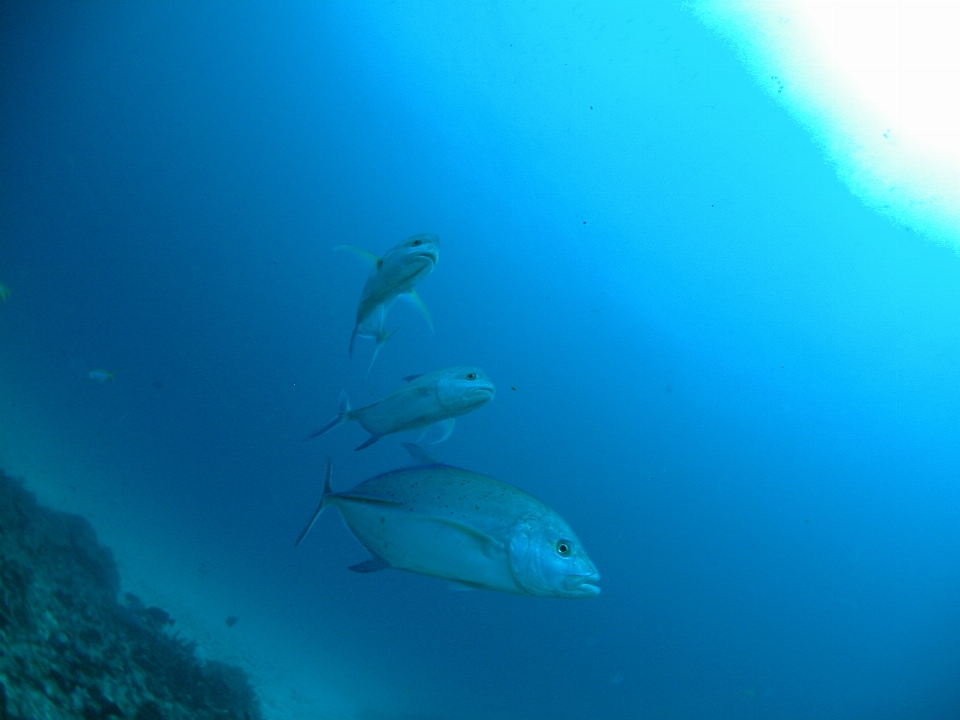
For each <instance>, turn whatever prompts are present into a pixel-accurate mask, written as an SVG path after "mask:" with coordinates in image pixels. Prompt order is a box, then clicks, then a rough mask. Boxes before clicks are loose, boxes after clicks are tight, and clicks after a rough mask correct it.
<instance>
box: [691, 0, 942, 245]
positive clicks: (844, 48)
mask: <svg viewBox="0 0 960 720" xmlns="http://www.w3.org/2000/svg"><path fill="white" fill-rule="evenodd" d="M693 7H694V11H695V13H696V15H697V16H698V17H699V18H700V20H701V21H703V22H704V23H705V24H706V25H707V26H708V27H710V28H712V29H713V30H715V31H716V32H718V33H719V34H720V35H722V36H723V37H725V38H727V39H728V40H729V41H731V43H732V44H733V45H734V47H735V48H736V49H737V51H738V53H739V55H740V57H741V59H742V60H743V61H744V62H745V63H746V65H747V66H748V68H749V69H750V71H751V72H752V73H753V74H754V76H755V78H756V79H757V81H758V82H759V83H760V85H761V86H762V87H763V88H765V89H766V90H767V91H768V92H769V93H770V94H771V95H772V96H773V97H774V98H776V99H777V101H778V102H780V103H782V104H783V105H784V106H785V107H786V108H787V110H788V111H789V112H790V113H791V114H792V115H793V116H794V117H795V118H796V119H797V120H799V121H800V123H801V124H802V125H803V126H804V127H805V128H806V129H807V130H808V131H809V132H810V133H811V134H812V135H813V136H814V138H815V140H816V141H817V142H818V143H819V144H820V145H821V147H822V148H823V149H824V151H825V153H826V155H827V157H828V159H829V160H830V161H831V162H832V163H833V164H834V165H835V166H836V168H837V172H838V174H839V176H840V177H841V179H842V180H843V181H844V182H845V183H846V184H847V186H848V187H849V188H850V190H851V191H852V192H853V193H854V194H855V195H857V196H858V197H859V198H861V199H862V200H863V202H865V203H866V204H867V205H868V206H869V207H871V208H873V209H874V210H877V211H879V212H881V213H883V214H884V215H887V216H888V217H890V218H892V219H893V220H894V221H896V222H898V223H901V224H903V225H905V226H907V227H909V228H912V229H914V230H916V231H918V232H920V233H922V234H923V235H925V236H927V237H929V238H931V239H933V240H936V241H938V242H941V243H946V244H949V245H951V246H953V247H954V248H955V249H957V250H958V251H960V81H958V79H957V78H958V77H960V40H958V37H960V3H955V2H949V1H941V2H922V1H919V0H915V1H913V2H902V1H901V2H883V1H876V0H875V1H867V0H832V1H830V0H819V1H818V0H800V1H797V0H697V1H696V2H695V3H694V5H693Z"/></svg>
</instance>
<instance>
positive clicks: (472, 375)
mask: <svg viewBox="0 0 960 720" xmlns="http://www.w3.org/2000/svg"><path fill="white" fill-rule="evenodd" d="M476 379H477V374H476V373H467V380H476Z"/></svg>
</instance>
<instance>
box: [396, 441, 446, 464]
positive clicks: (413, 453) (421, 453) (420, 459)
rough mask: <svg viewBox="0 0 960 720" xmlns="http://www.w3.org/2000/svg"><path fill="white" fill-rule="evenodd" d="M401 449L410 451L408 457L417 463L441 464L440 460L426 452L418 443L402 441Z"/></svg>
mask: <svg viewBox="0 0 960 720" xmlns="http://www.w3.org/2000/svg"><path fill="white" fill-rule="evenodd" d="M402 445H403V449H404V450H406V451H407V452H408V453H410V457H411V458H413V461H414V462H415V463H416V464H417V465H443V463H442V462H440V461H439V460H437V459H436V458H435V457H434V456H433V455H431V454H430V453H428V452H427V451H426V450H424V449H423V448H422V447H420V446H419V445H414V444H413V443H408V442H405V443H402Z"/></svg>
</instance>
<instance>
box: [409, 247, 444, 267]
mask: <svg viewBox="0 0 960 720" xmlns="http://www.w3.org/2000/svg"><path fill="white" fill-rule="evenodd" d="M439 258H440V252H439V251H438V250H434V249H432V248H417V249H416V250H414V251H413V252H411V253H409V254H408V255H407V260H428V261H429V262H430V263H431V264H432V265H436V264H437V260H438V259H439Z"/></svg>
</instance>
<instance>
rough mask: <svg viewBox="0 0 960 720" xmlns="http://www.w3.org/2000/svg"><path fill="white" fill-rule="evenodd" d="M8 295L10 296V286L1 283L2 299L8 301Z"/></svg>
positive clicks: (0, 295)
mask: <svg viewBox="0 0 960 720" xmlns="http://www.w3.org/2000/svg"><path fill="white" fill-rule="evenodd" d="M8 297H10V288H8V287H7V286H6V285H4V284H3V283H0V300H3V301H4V302H6V301H7V298H8Z"/></svg>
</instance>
